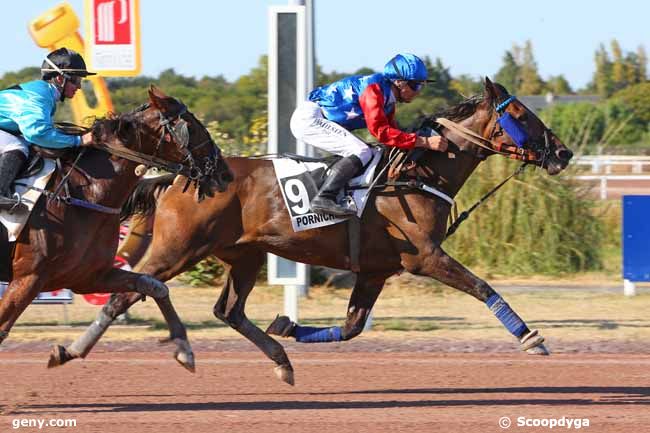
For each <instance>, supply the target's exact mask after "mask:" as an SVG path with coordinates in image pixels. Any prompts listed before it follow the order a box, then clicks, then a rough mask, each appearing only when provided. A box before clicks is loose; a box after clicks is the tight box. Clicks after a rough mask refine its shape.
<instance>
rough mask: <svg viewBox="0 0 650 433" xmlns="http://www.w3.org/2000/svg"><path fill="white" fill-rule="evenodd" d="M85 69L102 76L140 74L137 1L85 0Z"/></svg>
mask: <svg viewBox="0 0 650 433" xmlns="http://www.w3.org/2000/svg"><path fill="white" fill-rule="evenodd" d="M85 14H86V38H85V41H86V60H87V62H88V69H89V70H91V71H93V72H97V73H99V74H100V75H104V76H131V75H138V74H139V73H140V68H141V62H140V17H139V4H138V0H85Z"/></svg>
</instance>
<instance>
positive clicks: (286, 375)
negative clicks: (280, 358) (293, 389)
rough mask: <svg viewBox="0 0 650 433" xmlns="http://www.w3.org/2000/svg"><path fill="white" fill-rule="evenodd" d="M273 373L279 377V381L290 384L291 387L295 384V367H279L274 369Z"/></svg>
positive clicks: (286, 365) (284, 365) (287, 365)
mask: <svg viewBox="0 0 650 433" xmlns="http://www.w3.org/2000/svg"><path fill="white" fill-rule="evenodd" d="M273 372H274V373H275V375H276V376H277V377H278V379H280V380H282V381H284V382H286V383H288V384H289V385H291V386H293V385H294V384H295V383H294V381H293V367H292V366H291V364H283V365H278V366H277V367H275V368H274V369H273Z"/></svg>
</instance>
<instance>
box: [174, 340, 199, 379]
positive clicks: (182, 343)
mask: <svg viewBox="0 0 650 433" xmlns="http://www.w3.org/2000/svg"><path fill="white" fill-rule="evenodd" d="M174 343H176V346H177V347H178V349H176V352H174V359H175V360H176V361H178V363H179V364H180V365H182V366H183V367H185V369H186V370H187V371H189V372H190V373H194V372H195V371H196V367H195V363H194V353H193V352H192V348H191V347H190V343H188V342H187V340H183V339H180V338H175V339H174Z"/></svg>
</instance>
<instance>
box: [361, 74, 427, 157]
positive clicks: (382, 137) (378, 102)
mask: <svg viewBox="0 0 650 433" xmlns="http://www.w3.org/2000/svg"><path fill="white" fill-rule="evenodd" d="M359 104H360V105H361V110H363V115H364V117H365V119H366V125H367V128H368V131H369V132H370V133H371V134H372V135H373V136H374V137H375V138H377V140H379V142H380V143H383V144H385V145H387V146H394V147H398V148H400V149H412V148H413V147H414V146H415V139H416V138H417V135H416V134H411V133H407V132H404V131H401V130H399V129H397V128H396V127H395V119H394V116H395V112H394V111H393V112H392V113H391V114H390V116H389V117H387V116H386V114H385V113H384V94H383V92H382V91H381V88H380V87H379V84H376V83H375V84H371V85H369V86H368V87H366V89H365V90H364V91H363V93H362V94H361V95H360V97H359Z"/></svg>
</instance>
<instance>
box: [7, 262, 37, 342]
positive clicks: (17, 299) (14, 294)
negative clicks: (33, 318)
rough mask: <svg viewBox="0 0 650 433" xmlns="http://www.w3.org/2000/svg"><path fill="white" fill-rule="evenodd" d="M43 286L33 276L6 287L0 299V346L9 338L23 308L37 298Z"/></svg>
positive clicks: (19, 279)
mask: <svg viewBox="0 0 650 433" xmlns="http://www.w3.org/2000/svg"><path fill="white" fill-rule="evenodd" d="M42 288H43V284H42V283H41V281H40V279H39V278H38V277H37V276H35V275H33V276H32V275H30V276H28V277H23V278H18V279H15V280H13V281H11V283H9V286H8V287H7V290H6V291H5V293H4V296H3V297H2V298H1V299H0V344H2V342H3V341H4V340H5V339H6V338H7V337H8V336H9V331H10V330H11V328H12V327H13V326H14V323H16V320H18V318H19V317H20V315H21V314H22V313H23V311H25V308H27V306H28V305H29V304H30V303H31V302H32V301H33V300H34V298H36V296H38V294H39V293H40V291H41V289H42Z"/></svg>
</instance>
